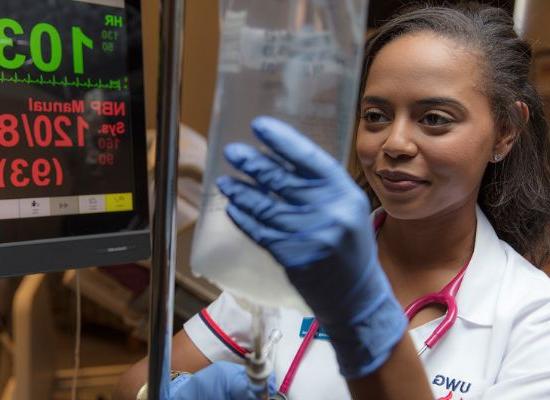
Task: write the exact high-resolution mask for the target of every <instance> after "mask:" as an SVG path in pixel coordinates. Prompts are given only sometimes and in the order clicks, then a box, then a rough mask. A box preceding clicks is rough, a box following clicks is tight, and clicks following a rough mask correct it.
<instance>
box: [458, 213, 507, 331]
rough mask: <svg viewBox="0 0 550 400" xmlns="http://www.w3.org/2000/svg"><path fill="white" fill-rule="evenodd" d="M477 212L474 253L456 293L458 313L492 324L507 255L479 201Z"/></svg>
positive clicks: (469, 319)
mask: <svg viewBox="0 0 550 400" xmlns="http://www.w3.org/2000/svg"><path fill="white" fill-rule="evenodd" d="M476 216H477V227H476V238H475V244H474V253H473V254H472V259H471V260H470V264H469V265H468V268H467V269H466V273H465V274H464V280H463V281H462V285H461V287H460V290H459V291H458V294H457V296H456V302H457V307H458V316H459V317H460V318H462V319H465V320H468V321H471V322H474V323H476V324H480V325H492V324H493V320H494V316H495V310H496V306H497V297H498V292H499V289H500V286H501V285H500V283H501V279H502V276H503V272H504V269H505V267H506V264H507V255H506V251H505V250H504V247H503V246H502V243H501V241H500V239H499V238H498V236H497V234H496V232H495V230H494V229H493V227H492V225H491V224H490V222H489V220H488V219H487V217H486V216H485V214H484V213H483V211H481V208H480V207H479V205H478V206H476Z"/></svg>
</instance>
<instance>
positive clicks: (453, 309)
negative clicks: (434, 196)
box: [279, 212, 471, 396]
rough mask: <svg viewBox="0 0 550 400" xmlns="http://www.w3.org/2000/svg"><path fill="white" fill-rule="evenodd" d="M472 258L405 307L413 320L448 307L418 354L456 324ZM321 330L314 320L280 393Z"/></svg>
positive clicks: (377, 221) (379, 223)
mask: <svg viewBox="0 0 550 400" xmlns="http://www.w3.org/2000/svg"><path fill="white" fill-rule="evenodd" d="M386 215H387V214H386V213H385V212H382V213H379V214H378V215H376V216H375V219H374V230H375V231H378V230H379V229H380V227H381V226H382V224H383V223H384V221H385V220H386ZM470 260H471V257H470V259H469V260H468V261H467V262H466V264H464V266H463V267H462V269H461V270H460V271H459V272H458V274H457V275H456V276H455V277H454V278H453V279H452V280H451V281H450V282H449V283H448V284H447V285H445V287H444V288H443V289H441V290H440V291H439V292H434V293H430V294H427V295H425V296H422V297H420V298H419V299H417V300H415V301H413V302H412V303H411V304H410V305H409V306H408V307H407V308H406V309H405V315H406V316H407V318H408V319H409V321H411V320H412V319H413V318H414V316H415V315H416V314H417V313H418V312H419V311H420V310H422V309H423V308H425V307H427V306H429V305H431V304H434V303H437V304H442V305H444V306H446V307H447V312H446V313H445V317H444V318H443V321H441V322H440V323H439V325H438V326H437V327H436V328H435V329H434V331H433V332H432V334H431V335H430V337H428V339H426V341H425V342H424V347H423V348H422V349H420V351H419V352H418V355H419V356H420V355H421V354H422V353H424V351H425V350H426V349H431V348H433V347H434V346H435V345H436V344H437V343H438V342H439V341H440V340H441V338H442V337H443V336H444V335H445V333H447V332H448V331H449V329H451V327H452V326H453V325H454V323H455V321H456V318H457V316H458V308H457V305H456V300H455V297H456V295H457V294H458V290H459V289H460V285H461V284H462V280H463V279H464V274H465V273H466V269H467V268H468V265H469V264H470ZM318 330H319V323H318V322H317V320H314V321H313V323H312V324H311V326H310V328H309V330H308V332H307V334H306V336H305V337H304V339H303V340H302V343H301V344H300V347H299V348H298V351H297V352H296V354H295V355H294V358H293V360H292V362H291V363H290V367H289V368H288V371H287V372H286V374H285V377H284V379H283V382H282V383H281V386H280V387H279V394H282V395H284V396H286V395H287V394H288V391H289V390H290V386H291V385H292V382H293V381H294V377H295V376H296V372H297V371H298V367H299V366H300V363H301V362H302V359H303V358H304V355H305V353H306V350H307V349H308V347H309V345H310V344H311V342H312V341H313V339H314V338H315V334H316V333H317V331H318Z"/></svg>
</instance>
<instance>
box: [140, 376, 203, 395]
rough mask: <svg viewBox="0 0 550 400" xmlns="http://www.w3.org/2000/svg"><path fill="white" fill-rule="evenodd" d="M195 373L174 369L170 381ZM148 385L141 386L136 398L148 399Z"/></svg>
mask: <svg viewBox="0 0 550 400" xmlns="http://www.w3.org/2000/svg"><path fill="white" fill-rule="evenodd" d="M192 375H193V374H192V373H190V372H184V371H172V372H171V373H170V381H171V382H173V381H175V380H176V379H178V378H179V377H180V376H184V377H186V378H188V377H190V376H192ZM181 379H184V378H181ZM148 388H149V387H148V386H147V383H145V385H143V386H142V387H141V389H139V392H138V394H137V397H136V400H147V394H148V393H147V391H148Z"/></svg>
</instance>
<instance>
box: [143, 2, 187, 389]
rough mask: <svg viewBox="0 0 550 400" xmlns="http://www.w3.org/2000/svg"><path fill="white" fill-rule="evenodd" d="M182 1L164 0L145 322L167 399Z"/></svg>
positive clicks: (153, 370) (153, 382)
mask: <svg viewBox="0 0 550 400" xmlns="http://www.w3.org/2000/svg"><path fill="white" fill-rule="evenodd" d="M184 8H185V3H184V0H162V1H161V9H160V21H161V27H160V65H159V85H158V87H159V95H158V113H157V119H158V120H157V155H156V173H155V175H156V177H155V213H154V220H153V260H152V261H153V262H152V270H151V298H150V312H151V317H150V327H149V381H148V382H149V385H148V393H147V396H148V399H149V400H167V399H168V398H169V395H170V393H169V382H170V353H171V349H172V322H173V309H174V307H173V304H174V277H175V250H176V226H175V215H176V193H177V187H176V184H177V165H178V149H179V146H178V143H179V124H180V95H181V81H182V78H181V77H182V52H183V51H182V50H183V48H182V47H183V25H184Z"/></svg>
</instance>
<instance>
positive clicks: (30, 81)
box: [0, 72, 128, 90]
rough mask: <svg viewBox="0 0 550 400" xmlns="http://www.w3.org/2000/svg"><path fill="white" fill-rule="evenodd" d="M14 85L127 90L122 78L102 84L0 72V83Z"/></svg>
mask: <svg viewBox="0 0 550 400" xmlns="http://www.w3.org/2000/svg"><path fill="white" fill-rule="evenodd" d="M4 82H7V83H14V84H27V85H39V86H54V87H55V86H63V87H74V88H85V89H104V90H127V89H128V78H127V77H124V78H121V79H110V80H109V81H107V82H104V81H103V80H102V79H101V78H100V79H97V80H94V79H90V78H88V79H85V80H80V78H79V77H76V79H74V80H70V79H68V78H67V76H64V77H63V78H62V79H59V78H56V76H55V75H52V77H51V78H50V79H46V78H44V76H43V75H42V74H40V77H39V78H37V79H36V78H33V77H32V76H31V74H27V75H26V76H25V75H23V76H21V75H20V74H18V73H17V72H15V73H14V74H13V75H10V74H7V73H5V72H0V83H4Z"/></svg>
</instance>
